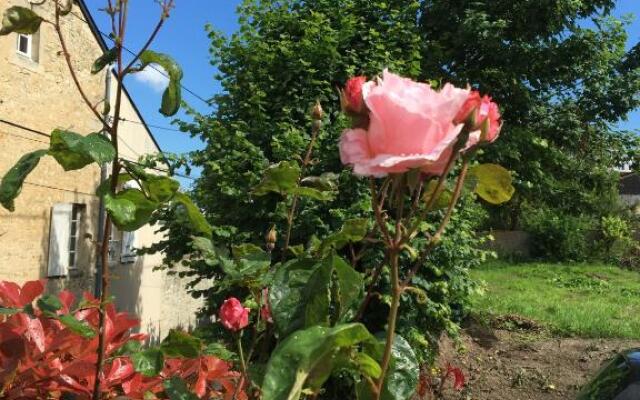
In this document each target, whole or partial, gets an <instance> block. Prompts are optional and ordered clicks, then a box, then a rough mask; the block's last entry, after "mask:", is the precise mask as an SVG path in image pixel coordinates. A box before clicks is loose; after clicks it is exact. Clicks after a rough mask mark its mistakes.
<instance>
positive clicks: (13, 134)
mask: <svg viewBox="0 0 640 400" xmlns="http://www.w3.org/2000/svg"><path fill="white" fill-rule="evenodd" d="M0 123H3V124H6V125H9V126H12V127H14V128H17V129H22V130H24V131H26V132H31V133H33V134H36V135H39V136H44V137H47V138H50V137H51V135H49V134H48V133H45V132H42V131H39V130H37V129H33V128H29V127H28V126H25V125H22V124H18V123H16V122H11V121H7V120H5V119H0ZM4 133H6V134H8V135H11V136H14V137H18V138H21V139H24V140H30V141H33V142H38V143H44V144H47V145H48V144H49V142H47V141H44V140H39V139H35V138H28V137H26V136H22V135H18V134H16V133H13V132H4ZM118 139H119V140H120V141H122V143H123V144H124V145H125V146H126V147H128V148H129V150H131V151H132V152H134V153H135V154H136V155H140V154H139V153H138V152H137V151H135V150H134V149H133V148H132V147H131V146H130V145H129V144H128V143H127V142H126V141H124V139H122V137H119V138H118ZM123 159H124V160H126V161H129V162H131V163H134V164H136V165H140V166H143V167H145V168H149V169H152V170H155V171H158V172H164V173H167V174H171V171H169V170H168V169H162V168H155V167H148V166H145V165H143V164H140V163H139V162H137V161H135V160H129V159H126V158H123ZM172 175H174V176H178V177H180V178H184V179H190V180H195V178H193V177H192V176H188V175H184V174H180V173H176V172H173V174H172Z"/></svg>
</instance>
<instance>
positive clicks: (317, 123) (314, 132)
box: [282, 103, 322, 260]
mask: <svg viewBox="0 0 640 400" xmlns="http://www.w3.org/2000/svg"><path fill="white" fill-rule="evenodd" d="M319 106H320V103H317V104H316V107H319ZM320 128H322V116H321V115H318V116H316V115H315V114H314V116H313V125H312V128H311V140H310V141H309V146H308V147H307V152H306V154H305V156H304V159H303V160H302V168H300V179H302V177H303V176H304V173H305V171H306V169H307V167H308V166H309V165H310V164H311V155H312V154H313V146H314V145H315V143H316V140H317V138H318V133H320ZM298 183H299V182H298ZM297 206H298V195H297V194H294V195H293V200H292V201H291V208H289V213H288V214H287V233H286V235H285V239H284V246H283V247H282V259H283V260H284V259H285V258H286V257H287V250H288V249H289V242H290V241H291V229H292V228H293V217H294V216H295V213H296V208H297Z"/></svg>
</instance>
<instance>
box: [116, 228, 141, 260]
mask: <svg viewBox="0 0 640 400" xmlns="http://www.w3.org/2000/svg"><path fill="white" fill-rule="evenodd" d="M136 236H137V235H136V232H122V250H121V252H120V262H121V263H122V264H130V263H134V262H136V258H137V254H136V245H137V243H136Z"/></svg>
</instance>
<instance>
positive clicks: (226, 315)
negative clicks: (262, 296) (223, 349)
mask: <svg viewBox="0 0 640 400" xmlns="http://www.w3.org/2000/svg"><path fill="white" fill-rule="evenodd" d="M220 322H221V323H222V325H223V326H224V327H225V328H227V329H228V330H230V331H233V332H236V331H239V330H241V329H244V328H245V327H246V326H247V325H249V309H248V308H244V307H242V303H240V300H238V299H236V298H235V297H230V298H228V299H226V300H225V301H224V303H223V304H222V307H220Z"/></svg>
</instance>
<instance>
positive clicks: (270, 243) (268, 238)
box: [264, 225, 278, 251]
mask: <svg viewBox="0 0 640 400" xmlns="http://www.w3.org/2000/svg"><path fill="white" fill-rule="evenodd" d="M264 239H265V242H266V246H267V250H268V251H273V249H274V248H275V247H276V240H278V232H277V231H276V226H275V225H272V226H271V229H269V232H267V234H266V235H265V237H264Z"/></svg>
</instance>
